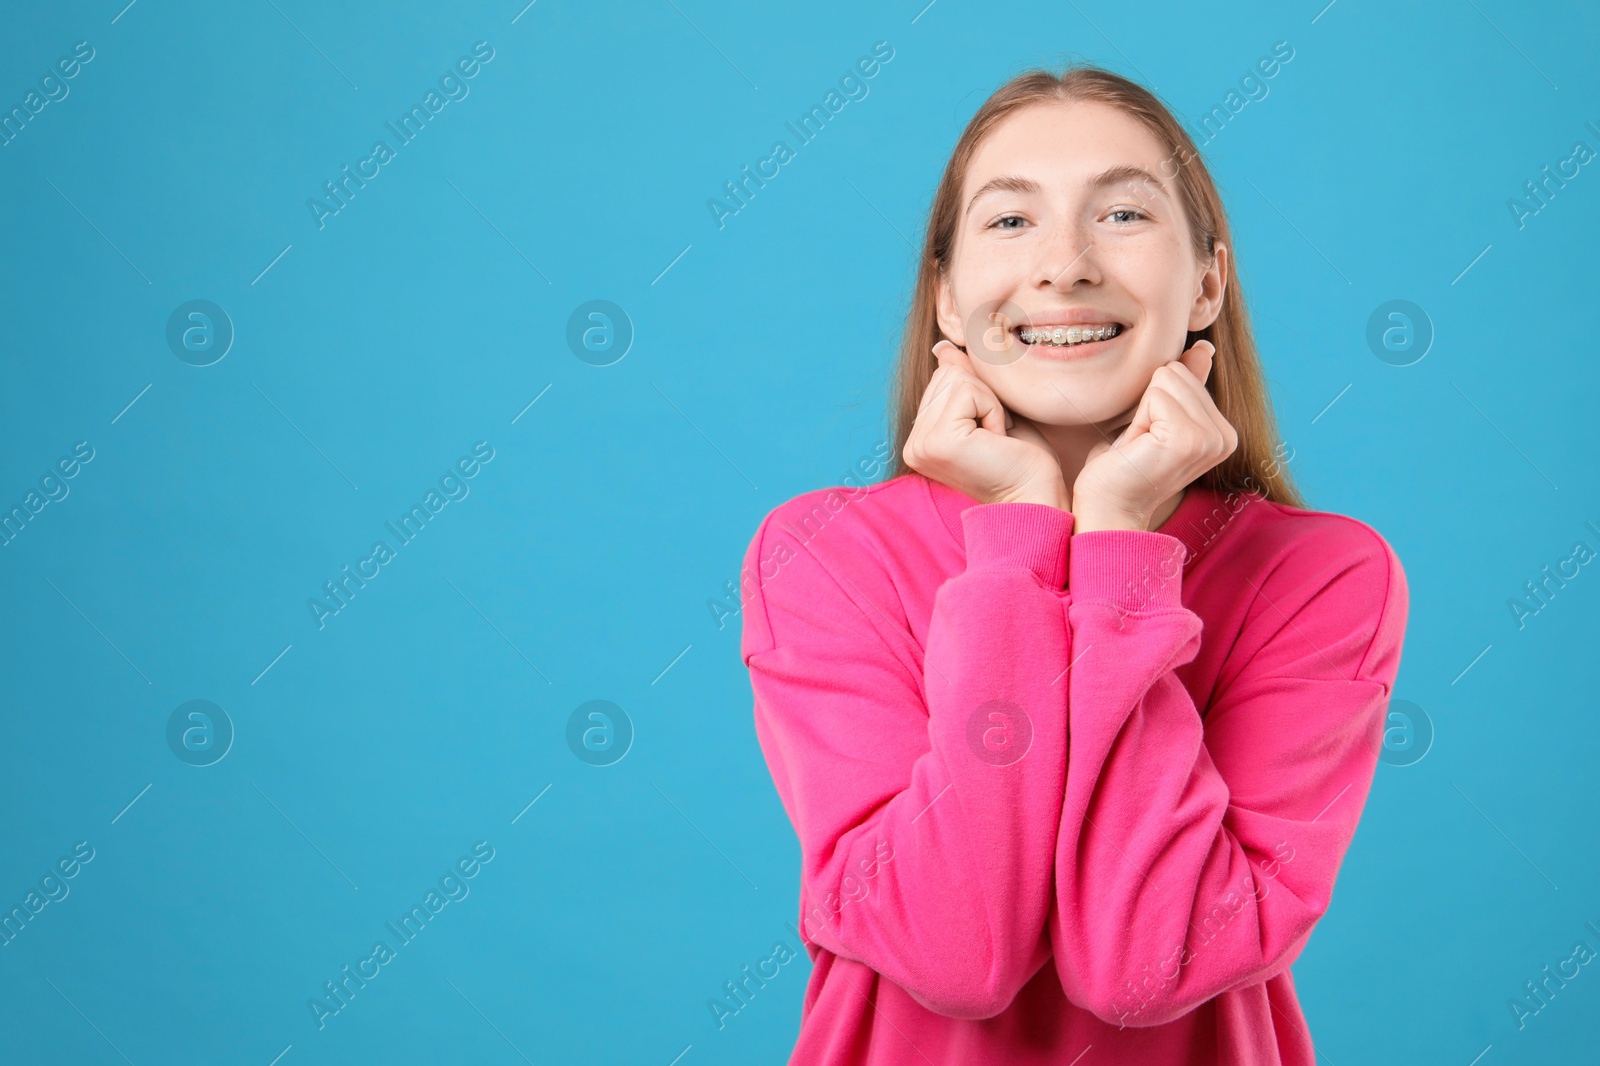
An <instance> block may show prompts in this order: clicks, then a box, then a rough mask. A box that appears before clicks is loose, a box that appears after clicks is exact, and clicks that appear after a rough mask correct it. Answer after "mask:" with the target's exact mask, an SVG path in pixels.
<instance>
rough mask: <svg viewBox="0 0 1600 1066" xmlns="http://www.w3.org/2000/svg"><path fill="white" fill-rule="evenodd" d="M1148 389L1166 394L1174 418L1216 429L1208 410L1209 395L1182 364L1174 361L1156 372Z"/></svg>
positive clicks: (1209, 406) (1211, 405) (1214, 421)
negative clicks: (1171, 402)
mask: <svg viewBox="0 0 1600 1066" xmlns="http://www.w3.org/2000/svg"><path fill="white" fill-rule="evenodd" d="M1150 387H1151V388H1153V389H1157V390H1159V391H1161V392H1164V393H1166V394H1167V395H1168V396H1170V397H1171V398H1172V400H1173V402H1174V403H1176V404H1177V410H1176V411H1174V416H1175V417H1181V418H1183V419H1184V420H1185V421H1189V422H1193V423H1194V424H1195V425H1197V426H1204V427H1210V428H1212V429H1215V428H1217V425H1216V420H1215V419H1213V418H1212V416H1211V413H1210V410H1208V408H1211V407H1213V406H1214V405H1213V404H1212V403H1211V395H1210V393H1208V392H1206V387H1205V386H1204V385H1202V384H1200V382H1198V381H1196V380H1195V377H1194V374H1193V373H1191V372H1190V371H1189V369H1188V367H1186V366H1185V365H1184V364H1183V363H1180V362H1178V361H1177V360H1174V361H1172V362H1170V363H1168V364H1167V365H1165V366H1163V367H1161V369H1160V370H1157V371H1156V373H1155V376H1154V377H1153V378H1152V379H1151V381H1150Z"/></svg>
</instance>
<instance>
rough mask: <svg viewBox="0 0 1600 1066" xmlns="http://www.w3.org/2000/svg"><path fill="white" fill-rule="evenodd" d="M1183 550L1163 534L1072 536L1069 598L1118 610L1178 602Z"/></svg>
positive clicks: (1111, 531) (1179, 604) (1123, 532)
mask: <svg viewBox="0 0 1600 1066" xmlns="http://www.w3.org/2000/svg"><path fill="white" fill-rule="evenodd" d="M1187 557H1188V549H1187V548H1185V547H1184V545H1183V541H1181V540H1179V539H1178V538H1177V537H1173V536H1169V535H1167V534H1166V533H1156V532H1153V531H1146V530H1139V529H1096V530H1091V531H1089V532H1087V533H1079V534H1078V535H1077V536H1075V537H1073V538H1072V559H1071V567H1070V569H1069V572H1068V575H1067V590H1068V591H1069V592H1071V593H1072V598H1073V599H1074V600H1101V601H1104V602H1106V603H1111V604H1115V605H1116V606H1118V607H1121V608H1122V609H1123V610H1128V611H1149V610H1156V609H1160V608H1164V607H1182V606H1183V597H1182V592H1183V564H1184V562H1185V560H1186V559H1187Z"/></svg>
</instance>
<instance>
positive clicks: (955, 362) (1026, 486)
mask: <svg viewBox="0 0 1600 1066" xmlns="http://www.w3.org/2000/svg"><path fill="white" fill-rule="evenodd" d="M933 354H934V356H935V357H936V358H937V359H938V360H939V368H938V369H937V370H935V371H934V372H933V377H932V378H931V379H929V381H928V387H927V389H925V390H924V391H923V394H922V404H921V406H920V407H918V409H917V418H916V422H915V423H914V424H913V425H912V427H911V433H910V435H909V436H908V437H907V439H906V446H905V449H904V450H903V452H902V455H903V456H904V457H905V461H906V465H907V466H909V467H911V469H913V470H915V471H917V473H919V474H921V475H923V476H924V477H927V478H930V479H932V480H934V481H938V482H941V483H943V484H945V485H949V486H950V487H951V488H953V489H955V490H956V491H958V492H961V493H964V494H966V495H967V496H970V497H972V498H973V499H974V500H977V501H978V502H979V503H1045V504H1049V505H1051V506H1053V507H1059V508H1061V509H1062V510H1069V509H1070V506H1069V505H1070V503H1071V496H1070V495H1069V494H1068V492H1067V486H1066V481H1065V479H1064V478H1063V477H1062V476H1061V465H1060V463H1058V462H1057V461H1056V456H1055V452H1054V451H1052V450H1051V448H1050V446H1049V445H1048V444H1047V443H1046V442H1045V439H1044V437H1043V436H1042V435H1041V434H1040V433H1039V431H1038V430H1037V429H1036V428H1034V427H1033V425H1032V424H1031V423H1029V422H1028V421H1027V419H1024V418H1020V417H1017V416H1013V415H1012V414H1011V413H1010V412H1008V411H1007V410H1006V409H1005V407H1004V406H1003V405H1002V404H1001V403H1000V400H999V398H998V397H997V396H995V394H994V391H993V390H992V389H990V388H989V386H987V385H985V384H984V383H983V382H982V381H980V380H979V379H978V376H977V374H975V373H974V372H973V369H972V362H971V360H970V359H969V358H968V356H967V353H966V352H964V351H962V350H961V349H960V348H958V347H956V346H955V345H954V344H952V343H950V342H949V341H940V342H939V343H938V344H936V345H934V346H933Z"/></svg>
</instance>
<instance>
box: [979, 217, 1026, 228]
mask: <svg viewBox="0 0 1600 1066" xmlns="http://www.w3.org/2000/svg"><path fill="white" fill-rule="evenodd" d="M1026 221H1027V219H1025V218H1023V217H1022V216H1021V215H1001V216H1000V217H999V218H997V219H995V220H994V221H993V222H991V223H989V225H988V226H987V227H985V228H987V229H1017V228H1019V227H1017V226H1005V225H1001V223H1003V222H1026Z"/></svg>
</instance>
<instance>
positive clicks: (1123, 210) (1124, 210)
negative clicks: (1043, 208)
mask: <svg viewBox="0 0 1600 1066" xmlns="http://www.w3.org/2000/svg"><path fill="white" fill-rule="evenodd" d="M1111 213H1112V214H1113V215H1135V216H1137V217H1138V218H1140V219H1146V220H1148V219H1149V217H1150V216H1149V215H1147V214H1145V213H1144V212H1143V211H1140V210H1139V209H1138V208H1136V207H1119V208H1117V209H1116V210H1115V211H1113V212H1111ZM1011 218H1015V219H1020V218H1022V216H1021V215H1001V216H1000V217H999V218H997V219H995V220H994V221H993V222H991V223H989V225H988V226H986V227H984V228H985V229H1012V228H1014V227H1011V226H1001V225H1000V223H1002V222H1004V221H1006V220H1007V219H1011ZM1132 224H1133V222H1132V221H1128V222H1120V223H1118V225H1122V226H1130V225H1132Z"/></svg>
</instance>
